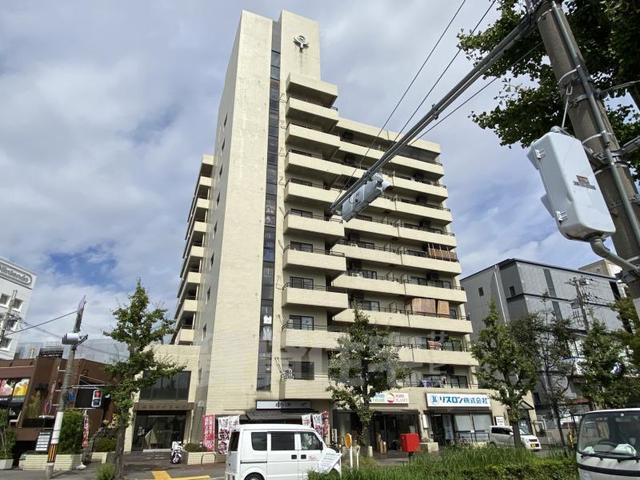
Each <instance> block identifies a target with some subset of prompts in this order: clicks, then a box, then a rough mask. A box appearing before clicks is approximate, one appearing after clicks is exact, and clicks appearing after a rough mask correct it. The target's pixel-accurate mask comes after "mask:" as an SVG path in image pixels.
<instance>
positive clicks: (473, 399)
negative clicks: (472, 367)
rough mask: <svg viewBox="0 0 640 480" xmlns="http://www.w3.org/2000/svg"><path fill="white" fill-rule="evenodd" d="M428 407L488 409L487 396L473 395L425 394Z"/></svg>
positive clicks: (489, 402) (489, 405)
mask: <svg viewBox="0 0 640 480" xmlns="http://www.w3.org/2000/svg"><path fill="white" fill-rule="evenodd" d="M427 406H428V407H450V408H469V407H471V408H478V407H484V408H490V407H491V401H490V400H489V395H483V394H473V393H427Z"/></svg>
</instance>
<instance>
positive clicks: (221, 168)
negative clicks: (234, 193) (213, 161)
mask: <svg viewBox="0 0 640 480" xmlns="http://www.w3.org/2000/svg"><path fill="white" fill-rule="evenodd" d="M223 169H224V165H220V171H219V172H218V177H221V176H222V170H223Z"/></svg>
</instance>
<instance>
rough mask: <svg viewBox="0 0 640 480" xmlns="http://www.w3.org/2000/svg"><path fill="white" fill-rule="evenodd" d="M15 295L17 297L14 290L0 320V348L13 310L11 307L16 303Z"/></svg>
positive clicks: (16, 292)
mask: <svg viewBox="0 0 640 480" xmlns="http://www.w3.org/2000/svg"><path fill="white" fill-rule="evenodd" d="M16 295H18V291H17V290H14V291H13V293H12V294H11V298H10V299H9V303H7V312H6V313H5V314H4V315H3V316H2V320H0V347H1V346H2V341H3V340H4V336H5V333H6V331H7V326H8V325H9V319H10V318H11V310H13V305H14V303H16Z"/></svg>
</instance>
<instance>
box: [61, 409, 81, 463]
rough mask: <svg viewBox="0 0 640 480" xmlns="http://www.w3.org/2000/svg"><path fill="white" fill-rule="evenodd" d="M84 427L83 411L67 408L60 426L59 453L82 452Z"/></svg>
mask: <svg viewBox="0 0 640 480" xmlns="http://www.w3.org/2000/svg"><path fill="white" fill-rule="evenodd" d="M82 428H83V419H82V412H80V411H79V410H66V411H65V412H64V417H63V418H62V427H61V428H60V444H59V446H58V452H59V453H62V454H66V453H72V454H73V453H82Z"/></svg>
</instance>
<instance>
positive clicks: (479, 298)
mask: <svg viewBox="0 0 640 480" xmlns="http://www.w3.org/2000/svg"><path fill="white" fill-rule="evenodd" d="M583 268H585V269H586V268H589V269H603V270H602V271H606V272H607V273H609V272H610V270H605V268H609V267H608V266H607V265H603V264H601V263H600V262H596V264H591V265H588V266H587V267H583ZM596 271H597V270H596ZM460 282H461V284H462V286H463V288H464V289H465V291H466V293H467V312H468V313H469V316H470V319H471V323H472V325H473V334H472V337H473V338H476V337H477V335H478V334H479V332H480V331H481V330H482V329H483V328H484V319H485V318H486V316H487V315H488V313H489V305H490V303H491V302H492V301H493V302H494V303H495V305H496V307H497V309H498V313H499V315H500V318H501V319H502V320H504V321H505V322H509V321H511V320H514V319H518V318H522V317H525V316H527V315H529V314H535V313H538V314H542V315H545V314H546V315H548V316H551V317H561V318H565V319H571V326H572V328H573V329H574V331H575V333H576V334H577V336H578V338H580V337H581V336H584V335H585V334H586V332H587V330H588V329H589V328H590V325H591V324H592V322H593V321H594V319H598V320H599V321H601V322H603V323H604V324H605V325H606V327H607V328H608V329H609V330H611V331H614V330H618V329H620V328H622V324H621V322H620V319H619V318H618V314H617V312H616V311H615V310H613V309H611V308H610V307H609V305H610V304H611V303H613V302H614V301H615V300H616V299H618V298H620V296H621V295H624V292H623V289H622V288H621V286H620V285H619V283H618V280H617V279H616V278H615V277H612V276H609V275H606V274H605V275H603V274H600V273H591V272H589V271H585V270H584V269H581V270H574V269H570V268H564V267H559V266H554V265H546V264H543V263H537V262H530V261H527V260H520V259H507V260H504V261H502V262H500V263H497V264H495V265H492V266H490V267H487V268H485V269H483V270H480V271H479V272H476V273H474V274H472V275H469V276H467V277H465V278H463V279H462V280H461V281H460ZM574 347H575V348H574V354H575V356H576V357H579V355H580V350H581V347H580V341H579V340H578V341H577V342H576V344H575V345H574ZM580 383H581V378H580V375H579V369H578V371H577V372H576V376H575V377H574V378H571V379H570V382H569V391H568V392H567V397H568V398H569V399H570V403H571V405H570V406H569V408H567V409H566V411H565V412H564V415H565V418H563V422H567V423H569V422H572V421H573V420H574V419H575V416H579V415H580V414H581V413H583V412H585V411H587V410H588V408H589V406H588V402H587V400H586V399H584V398H583V397H582V395H581V392H580ZM533 399H534V405H535V408H536V413H537V416H538V420H543V421H545V423H546V429H547V430H548V431H551V433H554V432H553V430H554V422H553V417H552V416H551V413H550V409H549V405H548V401H547V399H546V398H545V395H544V390H543V389H542V388H541V385H540V384H538V386H537V387H536V389H535V391H534V392H533ZM555 433H557V432H555Z"/></svg>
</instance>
